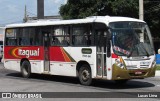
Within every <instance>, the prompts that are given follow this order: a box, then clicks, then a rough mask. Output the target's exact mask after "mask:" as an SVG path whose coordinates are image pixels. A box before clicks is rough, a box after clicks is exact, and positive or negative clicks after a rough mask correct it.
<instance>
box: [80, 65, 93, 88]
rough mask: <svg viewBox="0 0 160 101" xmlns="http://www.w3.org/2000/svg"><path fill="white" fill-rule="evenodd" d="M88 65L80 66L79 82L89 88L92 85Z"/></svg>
mask: <svg viewBox="0 0 160 101" xmlns="http://www.w3.org/2000/svg"><path fill="white" fill-rule="evenodd" d="M89 68H90V67H89V66H88V65H86V64H85V65H82V66H81V67H80V69H79V81H80V83H81V84H82V85H85V86H89V85H90V84H91V83H92V74H91V70H90V69H89Z"/></svg>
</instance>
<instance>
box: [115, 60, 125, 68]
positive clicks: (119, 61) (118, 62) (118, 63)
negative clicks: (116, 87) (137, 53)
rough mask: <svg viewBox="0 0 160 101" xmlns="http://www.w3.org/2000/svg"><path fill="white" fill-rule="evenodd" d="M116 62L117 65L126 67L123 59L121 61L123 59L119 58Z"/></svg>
mask: <svg viewBox="0 0 160 101" xmlns="http://www.w3.org/2000/svg"><path fill="white" fill-rule="evenodd" d="M115 62H116V65H117V66H118V67H120V68H122V69H124V63H123V61H121V60H119V59H116V60H115Z"/></svg>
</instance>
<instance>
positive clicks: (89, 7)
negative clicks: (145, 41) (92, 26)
mask: <svg viewBox="0 0 160 101" xmlns="http://www.w3.org/2000/svg"><path fill="white" fill-rule="evenodd" d="M131 12H132V13H131ZM59 13H60V15H61V16H62V17H63V19H78V18H85V17H88V16H104V15H111V16H112V15H113V16H114V15H115V16H116V15H118V16H128V17H136V18H137V17H138V0H68V2H67V4H65V5H62V6H61V7H60V11H59Z"/></svg>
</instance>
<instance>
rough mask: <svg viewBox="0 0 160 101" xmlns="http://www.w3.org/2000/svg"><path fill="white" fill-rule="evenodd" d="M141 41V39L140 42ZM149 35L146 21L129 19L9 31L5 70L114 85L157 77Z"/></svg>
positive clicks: (24, 25)
mask: <svg viewBox="0 0 160 101" xmlns="http://www.w3.org/2000/svg"><path fill="white" fill-rule="evenodd" d="M142 36H143V37H142ZM155 65H156V62H155V54H154V47H153V42H152V37H151V33H150V31H149V28H148V26H147V24H146V23H145V22H144V21H141V20H138V19H134V18H127V17H110V16H93V17H87V18H85V19H75V20H60V21H51V20H48V21H37V22H34V23H22V24H11V25H7V26H6V33H5V44H4V67H5V68H7V69H10V70H16V71H19V72H21V73H22V75H23V77H29V76H30V75H31V73H38V74H51V75H63V76H72V77H78V78H79V81H80V83H81V84H83V85H90V84H91V82H92V79H105V80H115V81H117V82H119V83H124V82H126V81H127V80H129V79H135V78H146V77H154V76H155V68H156V66H155Z"/></svg>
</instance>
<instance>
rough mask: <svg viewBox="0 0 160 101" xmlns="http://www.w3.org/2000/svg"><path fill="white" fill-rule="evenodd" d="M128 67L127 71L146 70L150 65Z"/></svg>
mask: <svg viewBox="0 0 160 101" xmlns="http://www.w3.org/2000/svg"><path fill="white" fill-rule="evenodd" d="M126 67H127V69H144V68H149V65H140V67H138V66H137V65H131V66H126Z"/></svg>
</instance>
